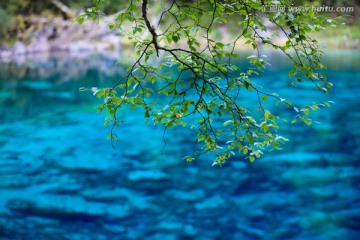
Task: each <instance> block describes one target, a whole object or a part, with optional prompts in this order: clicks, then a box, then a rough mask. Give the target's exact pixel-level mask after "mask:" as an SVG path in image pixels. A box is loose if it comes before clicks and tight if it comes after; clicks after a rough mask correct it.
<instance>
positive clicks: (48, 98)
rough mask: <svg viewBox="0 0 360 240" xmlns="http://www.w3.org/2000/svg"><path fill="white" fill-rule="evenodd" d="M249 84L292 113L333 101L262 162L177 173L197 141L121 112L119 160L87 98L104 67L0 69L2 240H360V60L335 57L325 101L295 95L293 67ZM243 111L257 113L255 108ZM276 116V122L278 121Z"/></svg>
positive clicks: (58, 62) (71, 63)
mask: <svg viewBox="0 0 360 240" xmlns="http://www.w3.org/2000/svg"><path fill="white" fill-rule="evenodd" d="M267 55H268V57H269V59H270V61H271V62H272V65H271V66H270V67H269V68H268V70H267V71H266V72H265V73H264V74H263V75H262V76H261V77H259V79H256V80H255V81H259V82H261V83H262V84H263V85H265V86H266V87H267V88H270V89H273V91H276V92H278V93H280V94H281V95H282V96H284V97H285V98H289V99H291V100H292V102H298V103H300V104H301V103H303V104H307V103H311V102H313V101H325V100H332V101H334V102H335V104H333V105H332V107H331V108H326V109H323V110H321V111H318V112H316V114H314V115H312V117H313V118H314V120H316V121H318V122H320V123H313V124H312V125H311V126H306V125H304V124H294V125H291V124H290V123H288V124H287V123H284V125H283V126H282V130H281V133H282V135H284V136H285V137H287V138H289V139H290V141H289V142H288V143H287V144H286V145H285V146H284V149H283V150H282V151H274V152H268V153H266V154H265V156H264V157H263V158H261V159H259V160H257V161H255V162H254V163H250V162H248V161H247V160H245V159H244V158H243V157H241V156H238V157H234V158H233V159H231V160H230V161H229V162H228V163H227V164H225V165H224V166H223V167H222V168H218V167H211V164H212V161H213V160H212V159H207V158H206V157H203V158H200V159H198V160H196V161H194V162H192V163H187V162H185V161H184V160H182V157H183V156H184V154H185V153H187V152H188V151H189V149H191V148H192V147H193V139H192V134H191V132H190V131H185V130H183V129H182V128H174V129H171V130H168V131H167V133H166V142H167V143H166V146H165V148H163V147H164V142H163V139H162V135H163V129H162V128H161V127H157V126H152V125H146V124H145V123H144V119H143V113H142V112H140V111H132V110H129V109H124V110H123V111H122V112H121V113H120V115H121V117H122V119H124V120H125V123H124V124H123V125H122V127H121V128H120V129H118V130H117V131H118V133H119V135H120V142H118V143H116V149H113V148H112V147H111V145H110V142H109V140H108V139H106V135H107V133H108V129H105V128H104V127H103V118H104V115H102V114H97V113H96V109H95V107H96V106H97V105H98V104H99V102H98V100H97V99H96V98H95V97H93V96H92V93H91V92H81V93H80V92H79V87H88V88H90V87H94V86H95V87H99V86H100V87H101V86H111V83H113V82H115V81H116V80H117V78H118V77H119V72H120V73H121V72H122V71H123V70H124V68H125V67H124V66H122V65H115V63H116V61H114V60H113V59H107V58H106V57H102V56H94V57H91V58H83V59H68V58H66V57H64V56H63V57H60V58H59V57H57V58H53V59H46V60H43V61H36V62H33V61H28V62H25V63H21V64H20V63H5V64H1V66H0V239H1V240H3V239H4V240H5V239H11V240H14V239H71V240H72V239H76V240H77V239H79V240H80V239H81V240H83V239H114V240H116V239H166V240H167V239H170V240H171V239H199V240H200V239H201V240H205V239H225V240H229V239H316V240H318V239H324V240H328V239H344V240H345V239H360V184H359V182H360V169H359V168H360V100H359V96H360V95H359V92H360V52H350V51H348V52H330V53H328V54H327V55H326V57H325V62H326V64H327V65H328V68H329V69H328V71H327V72H326V75H327V76H328V79H329V80H330V81H331V82H333V83H334V90H333V91H331V92H330V93H329V94H328V95H325V94H323V93H321V92H319V91H317V90H315V89H312V88H310V87H308V86H306V84H304V85H303V86H301V85H300V86H299V88H291V87H289V81H288V80H287V71H288V70H289V69H290V66H289V65H288V63H287V61H286V60H285V59H283V58H279V57H278V55H277V54H275V53H272V52H269V53H267ZM248 104H251V102H249V103H248ZM273 111H282V110H281V108H278V110H277V109H276V108H274V109H273Z"/></svg>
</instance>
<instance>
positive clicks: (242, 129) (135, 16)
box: [76, 0, 335, 165]
mask: <svg viewBox="0 0 360 240" xmlns="http://www.w3.org/2000/svg"><path fill="white" fill-rule="evenodd" d="M95 2H96V6H95V7H93V8H89V9H87V12H86V13H85V14H82V15H80V16H78V17H77V19H76V20H77V21H78V22H79V23H82V22H83V21H84V20H86V19H90V20H95V19H96V20H99V19H100V18H101V17H103V16H104V14H103V13H102V12H101V11H100V10H99V6H101V4H102V3H103V0H96V1H95ZM159 4H160V5H161V6H160V7H159V6H158V5H159ZM274 4H278V2H277V1H270V0H262V1H255V0H253V1H250V0H240V1H234V0H222V1H220V0H194V1H178V0H173V1H156V2H155V1H154V2H149V1H148V0H132V1H130V2H129V3H128V5H127V6H126V7H125V8H124V9H123V11H121V12H119V13H118V14H117V15H116V16H115V17H114V19H113V20H112V21H110V22H109V28H110V29H113V30H117V31H119V32H120V33H122V34H123V35H124V36H125V37H127V38H128V39H130V40H131V41H133V43H134V48H135V52H136V53H135V54H134V55H135V56H136V58H135V61H134V62H133V64H132V65H131V66H130V67H129V68H128V69H127V71H126V74H125V75H124V77H123V78H121V79H120V80H119V81H118V82H117V83H116V84H115V85H113V86H112V87H110V88H104V89H97V88H93V89H92V90H93V92H94V95H96V96H97V97H99V98H102V99H103V100H104V102H103V104H101V106H99V111H103V110H107V111H108V113H109V116H108V117H107V118H106V119H105V126H107V125H110V126H111V132H110V134H109V137H110V138H111V140H112V141H114V140H116V139H117V136H116V135H115V134H114V132H113V129H114V127H115V126H118V125H119V124H121V119H119V116H118V112H119V111H120V110H121V108H122V107H124V106H125V105H129V106H131V107H133V108H135V107H141V108H143V110H144V116H145V118H146V119H147V121H148V122H150V121H151V122H153V123H155V124H162V125H163V126H164V127H165V129H167V128H171V127H173V126H183V127H189V128H191V129H196V130H197V141H198V142H200V143H202V147H201V148H199V149H197V150H195V151H194V153H193V155H191V156H186V157H185V159H186V160H187V161H192V160H194V159H195V158H196V157H197V156H198V155H200V154H204V153H215V154H216V157H215V160H214V164H216V165H222V164H223V163H224V162H225V161H226V160H227V159H229V158H230V157H231V156H232V155H235V154H236V152H237V153H241V154H243V155H245V156H246V158H248V159H249V160H250V161H251V162H253V161H254V160H255V159H256V158H259V157H260V156H261V155H263V151H264V150H266V149H279V148H280V144H282V143H284V142H285V141H287V139H285V138H284V137H282V136H280V135H279V134H278V131H279V121H281V118H280V116H277V115H275V114H274V113H272V112H270V110H269V109H268V108H267V107H266V106H267V104H268V103H266V102H273V103H274V104H276V105H277V104H282V105H284V106H286V107H287V108H288V109H289V111H292V112H293V115H294V118H293V119H291V123H295V122H296V121H301V122H304V123H305V124H308V125H310V124H311V122H312V120H311V119H310V118H309V113H310V112H311V111H316V110H318V109H320V108H321V107H325V106H329V105H330V104H329V102H325V103H319V104H316V103H314V104H312V105H309V106H297V105H295V104H292V103H290V102H289V101H288V100H286V99H284V98H282V97H281V96H279V95H277V94H276V93H270V92H267V91H266V89H263V88H262V87H261V86H258V85H257V84H255V83H254V82H253V81H252V78H253V76H256V75H258V74H259V73H260V72H261V71H263V69H264V68H265V67H266V66H267V64H268V63H267V58H266V56H264V55H263V54H262V53H261V48H262V47H270V48H273V49H276V50H278V51H281V52H282V53H283V54H284V55H285V56H287V58H288V59H289V61H291V62H292V63H293V66H294V68H293V69H292V70H291V71H290V72H289V78H291V79H293V85H294V86H295V85H296V84H301V83H300V82H310V83H311V84H312V85H313V86H314V87H315V88H317V89H319V90H320V91H323V92H324V93H327V92H328V91H329V89H331V87H332V83H330V82H328V81H327V80H326V78H325V76H323V75H322V74H321V72H320V70H321V69H325V66H324V65H323V64H322V63H321V60H320V58H321V54H322V51H321V49H320V47H319V44H318V42H317V41H316V40H315V39H312V38H311V37H310V36H309V33H311V32H314V31H320V30H322V29H324V27H325V26H326V25H334V24H335V21H334V19H330V18H324V17H321V16H318V15H316V14H315V13H314V12H312V11H310V12H296V13H290V12H275V13H265V12H264V7H265V6H266V5H274ZM281 4H282V5H285V6H287V7H289V6H291V4H292V2H291V1H289V0H284V1H282V2H281ZM154 9H165V10H162V11H161V13H160V14H158V15H156V16H155V14H153V15H152V13H153V12H152V11H153V10H154ZM151 19H153V20H151ZM234 19H237V21H238V22H237V25H238V29H239V31H238V33H237V35H236V37H235V38H234V40H233V41H231V42H227V43H225V42H223V40H222V39H220V40H217V39H215V38H214V37H213V34H212V33H213V30H214V29H215V28H217V27H218V26H220V25H223V26H224V25H225V26H226V25H227V24H229V22H231V21H232V20H234ZM265 20H266V21H269V22H270V23H269V24H265V22H266V21H265ZM107 21H109V19H107ZM270 25H271V26H272V28H271V27H269V26H270ZM274 28H275V30H274ZM280 36H283V37H284V38H285V39H286V41H285V42H284V43H278V42H279V41H276V40H277V39H279V37H280ZM241 45H247V46H250V47H251V48H253V49H254V51H255V54H254V55H252V56H249V58H248V59H249V61H250V64H251V68H249V69H246V70H244V69H239V67H238V66H237V65H236V64H235V60H236V58H237V57H238V56H237V54H236V50H237V49H238V47H240V46H241ZM161 56H163V59H162V61H161V63H159V64H153V62H154V61H152V60H153V59H155V58H158V57H161ZM175 70H176V71H177V72H178V74H177V76H176V77H173V74H171V73H172V72H173V71H175ZM246 92H250V93H252V94H253V96H254V97H255V98H257V101H258V106H254V107H252V108H251V109H249V108H246V107H245V104H244V103H245V102H246V99H244V98H243V95H244V94H245V93H246ZM162 96H168V98H167V99H170V100H169V102H163V101H162V100H160V99H161V97H162ZM165 99H166V98H165ZM194 118H196V119H197V120H196V121H194V120H193V119H194ZM219 119H221V120H222V121H223V124H222V125H221V126H219V125H218V124H214V121H219Z"/></svg>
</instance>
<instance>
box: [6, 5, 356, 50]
mask: <svg viewBox="0 0 360 240" xmlns="http://www.w3.org/2000/svg"><path fill="white" fill-rule="evenodd" d="M54 1H59V2H61V3H62V4H64V5H65V6H67V7H69V9H70V10H71V11H72V13H73V14H72V15H71V16H69V15H67V14H64V12H62V11H61V10H60V9H59V7H57V6H56V4H54ZM96 1H97V0H41V1H39V0H11V1H0V19H1V21H0V41H1V42H3V43H11V42H14V41H16V39H17V36H18V35H17V33H18V32H22V31H24V30H25V29H27V28H29V27H31V26H29V24H28V23H26V21H24V18H25V17H26V16H45V17H48V18H55V17H62V18H64V19H69V18H72V17H75V16H76V15H78V14H79V13H80V12H81V11H84V10H85V9H86V8H89V7H92V6H94V3H96ZM162 1H164V2H171V0H162ZM187 1H192V0H178V2H180V3H181V2H183V3H186V2H187ZM127 4H128V1H119V0H106V1H105V2H102V4H101V6H100V7H99V8H100V10H101V11H103V12H104V13H105V14H113V13H116V12H118V11H120V10H121V9H124V7H125V6H126V5H127ZM294 6H333V7H338V6H341V7H354V9H355V11H354V12H350V13H320V14H328V15H330V16H331V17H336V16H342V17H343V19H342V21H343V22H345V23H346V25H347V26H344V27H343V28H341V29H339V28H336V29H329V31H327V32H322V34H321V35H319V36H316V37H319V38H321V39H324V40H325V41H328V42H329V41H331V42H332V43H330V45H331V46H333V47H339V46H345V45H346V43H343V42H342V41H353V40H354V39H355V40H356V41H358V39H360V27H359V26H360V20H359V16H360V0H294ZM161 11H162V9H157V10H155V12H161ZM233 20H234V21H231V22H230V23H228V28H227V30H228V33H229V34H231V33H232V32H236V31H237V30H236V29H238V25H237V20H235V19H233ZM222 31H223V30H221V29H219V31H218V33H217V34H218V35H219V36H221V35H222V34H223V33H222ZM333 41H335V43H333ZM335 45H336V46H335Z"/></svg>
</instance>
